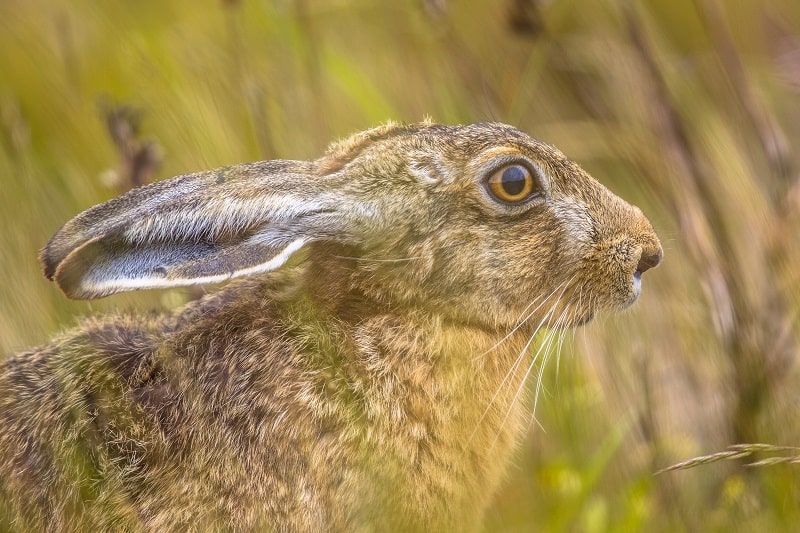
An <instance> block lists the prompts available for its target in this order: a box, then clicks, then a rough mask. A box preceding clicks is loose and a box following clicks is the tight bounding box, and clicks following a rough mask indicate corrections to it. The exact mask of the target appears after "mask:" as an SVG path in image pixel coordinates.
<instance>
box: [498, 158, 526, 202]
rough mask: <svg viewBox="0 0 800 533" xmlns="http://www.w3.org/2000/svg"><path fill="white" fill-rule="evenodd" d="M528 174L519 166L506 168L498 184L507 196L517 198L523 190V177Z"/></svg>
mask: <svg viewBox="0 0 800 533" xmlns="http://www.w3.org/2000/svg"><path fill="white" fill-rule="evenodd" d="M527 175H528V172H527V171H526V170H525V169H524V168H522V167H521V166H519V165H515V166H513V167H508V168H507V169H505V170H504V171H503V175H502V177H501V178H500V183H501V184H502V185H503V190H504V191H505V192H506V194H508V195H509V196H517V195H518V194H519V193H521V192H522V191H523V190H524V189H525V177H526V176H527Z"/></svg>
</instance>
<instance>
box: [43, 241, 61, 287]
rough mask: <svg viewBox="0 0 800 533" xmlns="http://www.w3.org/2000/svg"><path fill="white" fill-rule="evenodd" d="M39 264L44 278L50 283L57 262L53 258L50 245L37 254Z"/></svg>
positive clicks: (54, 273) (53, 276) (56, 267)
mask: <svg viewBox="0 0 800 533" xmlns="http://www.w3.org/2000/svg"><path fill="white" fill-rule="evenodd" d="M39 263H40V264H41V265H42V270H43V272H44V277H46V278H47V279H49V280H50V281H53V278H55V275H56V270H57V269H58V263H59V261H57V260H56V259H55V258H54V257H53V251H52V247H51V246H50V243H47V245H46V246H45V247H44V248H42V250H41V251H40V252H39Z"/></svg>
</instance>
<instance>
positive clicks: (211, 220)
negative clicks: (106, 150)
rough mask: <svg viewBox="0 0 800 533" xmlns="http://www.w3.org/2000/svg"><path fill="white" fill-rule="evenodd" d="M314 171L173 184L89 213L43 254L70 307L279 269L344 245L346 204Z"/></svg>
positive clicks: (272, 165)
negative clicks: (302, 255) (327, 244)
mask: <svg viewBox="0 0 800 533" xmlns="http://www.w3.org/2000/svg"><path fill="white" fill-rule="evenodd" d="M319 181H320V178H319V177H316V176H315V175H314V172H313V164H312V163H305V162H292V161H266V162H260V163H252V164H247V165H239V166H235V167H229V168H225V169H220V170H215V171H209V172H203V173H199V174H191V175H186V176H179V177H177V178H173V179H170V180H166V181H162V182H158V183H154V184H152V185H148V186H145V187H141V188H139V189H134V190H132V191H130V192H129V193H127V194H125V195H123V196H120V197H118V198H115V199H113V200H110V201H108V202H106V203H103V204H100V205H97V206H95V207H93V208H91V209H89V210H87V211H85V212H83V213H81V214H80V215H78V216H76V217H75V218H74V219H72V220H71V221H69V222H68V223H67V224H65V225H64V227H63V228H61V230H59V232H58V233H56V235H55V236H54V237H53V238H52V239H51V240H50V242H49V243H48V244H47V246H46V247H45V248H44V249H43V250H42V252H41V255H40V260H41V262H42V264H43V265H44V272H45V275H46V276H47V277H48V278H49V279H51V280H53V281H55V282H56V283H57V284H58V286H59V287H60V288H61V290H63V291H64V293H65V294H66V295H67V296H69V297H70V298H80V299H89V298H99V297H102V296H107V295H109V294H113V293H115V292H121V291H128V290H134V289H149V288H158V287H175V286H181V285H192V284H197V283H213V282H218V281H223V280H226V279H229V278H232V277H236V276H243V275H248V274H256V273H259V272H266V271H269V270H274V269H276V268H278V267H280V266H281V265H282V264H283V263H285V262H286V260H287V259H288V258H289V256H291V255H292V254H293V253H294V252H296V251H297V250H299V249H300V248H302V247H303V245H304V244H306V243H308V242H310V241H313V240H319V239H332V240H342V241H347V240H348V239H347V237H346V234H347V231H346V229H345V226H346V225H347V224H346V220H345V219H346V217H347V216H348V215H342V213H343V212H344V213H347V212H349V213H353V212H357V211H358V210H352V209H348V207H347V200H346V199H344V198H342V197H341V195H336V194H332V193H325V192H323V191H322V190H321V187H320V183H319Z"/></svg>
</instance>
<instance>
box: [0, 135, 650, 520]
mask: <svg viewBox="0 0 800 533" xmlns="http://www.w3.org/2000/svg"><path fill="white" fill-rule="evenodd" d="M661 257H662V250H661V245H660V243H659V240H658V237H657V236H656V234H655V232H654V230H653V228H652V226H651V224H650V223H649V222H648V220H647V219H646V218H645V217H644V216H643V215H642V213H641V211H640V210H639V209H638V208H636V207H633V206H631V205H629V204H627V203H625V202H624V201H623V200H621V199H620V198H618V197H616V196H614V195H613V194H612V193H611V192H609V191H608V190H607V189H605V188H604V187H603V186H602V185H600V184H599V183H598V182H597V181H595V180H594V179H593V178H592V177H590V176H589V175H588V174H587V173H586V172H584V171H583V170H582V169H581V168H580V167H579V166H578V165H577V164H575V163H573V162H572V161H570V160H568V159H567V158H566V157H565V156H564V155H562V154H561V152H559V151H558V150H556V149H555V148H553V147H551V146H548V145H546V144H543V143H541V142H538V141H536V140H534V139H532V138H531V137H529V136H527V135H526V134H525V133H522V132H521V131H519V130H517V129H515V128H513V127H511V126H507V125H503V124H473V125H467V126H444V125H437V124H432V123H428V122H426V123H421V124H416V125H396V124H388V125H385V126H381V127H378V128H375V129H372V130H368V131H366V132H363V133H358V134H356V135H354V136H352V137H350V138H349V139H346V140H344V141H341V142H338V143H334V144H333V145H332V146H331V147H330V148H329V149H328V151H327V153H326V154H325V155H324V156H323V157H322V158H320V159H318V160H316V161H313V162H305V161H264V162H257V163H250V164H242V165H236V166H232V167H227V168H222V169H219V170H212V171H208V172H201V173H198V174H190V175H185V176H179V177H176V178H172V179H170V180H166V181H162V182H159V183H154V184H151V185H147V186H144V187H141V188H139V189H134V190H132V191H130V192H128V193H127V194H124V195H122V196H120V197H118V198H116V199H113V200H110V201H108V202H105V203H103V204H100V205H98V206H95V207H93V208H91V209H89V210H87V211H85V212H84V213H82V214H80V215H78V216H76V217H75V218H74V219H72V220H71V221H70V222H68V223H67V224H66V225H65V226H64V227H62V228H61V229H60V230H59V231H58V233H56V235H55V236H54V237H53V239H52V240H51V241H50V242H49V243H48V244H47V246H46V247H45V248H44V250H43V251H42V252H41V256H40V258H41V261H42V264H43V266H44V273H45V275H46V276H47V277H48V278H49V279H51V280H53V281H54V282H55V283H56V284H57V285H58V287H59V288H60V289H61V290H62V291H63V292H64V293H65V294H66V295H67V296H68V297H70V298H82V299H90V298H100V297H104V296H108V295H110V294H114V293H116V292H120V291H128V290H134V289H150V288H161V287H175V286H182V285H190V284H198V283H216V282H221V281H225V280H228V279H230V278H241V279H238V280H235V281H233V282H231V283H228V284H227V285H225V286H224V287H223V288H221V289H220V290H218V291H216V292H213V293H210V294H208V295H207V296H206V297H204V298H202V299H201V300H198V301H195V302H192V303H189V304H188V305H186V306H185V307H184V308H182V309H179V310H177V311H175V312H174V313H171V314H164V315H151V316H128V315H117V316H110V317H105V318H90V319H88V320H86V321H84V322H83V323H82V325H81V326H80V327H79V328H77V329H75V330H74V331H71V332H68V333H65V334H62V335H61V336H59V337H57V338H56V339H54V340H53V341H52V342H51V343H50V344H48V345H46V346H44V347H41V348H38V349H36V350H32V351H29V352H26V353H22V354H19V355H17V356H15V357H12V358H10V359H8V360H7V361H6V362H5V363H4V364H3V366H2V367H0V368H2V370H0V427H2V432H1V433H0V527H5V528H10V529H15V530H44V529H48V530H56V531H75V530H90V529H89V528H94V529H96V530H125V531H128V530H130V531H141V530H144V531H173V530H203V531H205V530H233V531H252V530H257V531H263V530H278V531H328V530H336V531H350V530H358V531H364V530H366V531H373V530H374V531H400V530H403V531H405V530H412V531H413V530H415V531H447V530H465V529H467V530H468V529H473V528H476V527H478V526H479V524H480V519H481V515H482V514H483V512H484V510H485V509H486V507H487V504H488V503H489V501H490V499H491V497H492V494H493V491H494V489H495V488H496V487H497V486H498V484H499V483H500V482H501V480H502V476H503V473H504V471H505V470H506V467H507V464H508V462H509V458H510V456H511V454H512V452H513V450H514V448H515V443H516V442H517V441H518V440H519V439H520V436H521V433H522V432H524V430H525V429H526V427H527V424H528V422H529V417H530V412H531V406H527V405H526V404H525V402H524V401H522V400H521V399H520V397H521V396H522V395H521V394H520V392H519V391H520V390H521V388H522V384H523V382H524V380H525V377H526V375H527V374H528V372H529V369H530V366H531V365H532V364H534V362H535V361H534V360H533V359H534V354H533V353H531V352H532V351H531V350H529V349H528V348H529V347H530V345H531V343H532V340H533V339H534V336H535V335H536V332H537V331H539V330H540V329H541V328H544V327H547V328H550V329H551V330H553V329H563V328H570V327H574V326H577V325H580V324H583V323H585V322H587V321H589V320H591V319H592V317H593V316H594V315H595V314H596V313H597V312H601V311H616V310H621V309H624V308H626V307H628V306H630V305H631V304H632V303H633V302H634V301H635V300H636V299H637V297H638V296H639V293H640V291H641V274H642V273H643V272H644V271H646V270H648V269H650V268H652V267H655V266H656V265H658V263H659V262H660V261H661Z"/></svg>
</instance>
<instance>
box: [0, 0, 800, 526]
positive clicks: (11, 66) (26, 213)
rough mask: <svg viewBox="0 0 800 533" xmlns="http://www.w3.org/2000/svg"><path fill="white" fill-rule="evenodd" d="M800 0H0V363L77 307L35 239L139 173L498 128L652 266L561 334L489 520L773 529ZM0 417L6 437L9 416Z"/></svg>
mask: <svg viewBox="0 0 800 533" xmlns="http://www.w3.org/2000/svg"><path fill="white" fill-rule="evenodd" d="M799 97H800V3H798V2H797V1H796V0H771V1H769V2H764V1H759V0H741V1H738V2H726V1H723V0H674V1H672V2H660V1H655V0H648V1H643V2H633V1H627V0H597V1H595V2H591V3H589V2H577V1H569V0H567V1H558V2H554V1H543V0H496V1H493V2H467V1H465V0H462V1H455V0H451V1H448V0H424V1H422V0H416V1H410V0H409V1H398V2H379V1H377V0H373V1H370V0H327V1H323V0H281V1H279V0H275V1H263V0H262V1H254V0H239V1H237V0H228V1H220V0H217V1H209V2H193V1H190V0H159V1H158V2H153V1H151V0H145V1H141V2H126V1H121V0H109V1H104V2H97V1H94V0H72V1H70V2H59V1H57V0H24V1H23V0H3V1H2V2H0V176H1V177H0V228H2V230H0V253H2V260H1V261H0V279H2V283H1V284H0V354H3V355H2V356H5V355H9V354H11V353H13V352H15V351H19V350H21V349H23V348H25V347H30V346H33V345H36V344H37V343H42V342H44V341H46V340H47V339H48V338H49V337H50V336H52V335H53V334H54V333H55V332H57V331H59V330H61V329H64V328H66V327H70V326H72V325H74V324H75V317H76V316H81V315H86V314H91V313H98V312H106V311H109V310H114V309H119V308H130V307H135V308H141V309H150V308H169V307H174V306H176V305H180V304H181V303H182V302H183V301H185V300H186V299H187V298H189V297H191V296H192V293H191V291H177V290H176V291H168V292H149V293H137V294H128V295H120V296H114V297H112V298H109V299H106V300H100V301H96V302H71V301H67V300H66V299H65V298H64V297H63V296H62V295H61V294H60V293H59V292H58V291H57V290H56V288H55V287H54V286H53V285H52V284H50V283H48V282H47V281H46V280H45V279H44V277H43V276H42V275H41V273H40V268H39V265H38V264H37V260H36V252H37V250H38V249H39V248H40V247H41V246H42V245H43V244H44V243H45V242H46V241H47V239H48V238H49V237H50V236H51V234H52V233H53V232H55V230H56V229H57V228H58V227H59V225H60V224H62V223H64V222H65V221H66V220H68V219H69V218H70V217H72V216H73V215H75V214H76V213H78V212H79V211H81V210H83V209H85V208H88V207H90V206H91V205H94V204H95V203H98V202H100V201H103V200H106V199H108V198H110V197H113V196H115V195H117V194H119V193H120V192H122V191H123V190H125V189H126V188H128V187H130V186H133V185H135V184H137V183H140V182H144V181H148V180H150V179H161V178H165V177H169V176H173V175H177V174H181V173H186V172H191V171H197V170H202V169H207V168H213V167H217V166H222V165H228V164H234V163H238V162H243V161H250V160H257V159H271V158H289V159H307V158H314V157H316V156H318V155H320V154H321V152H322V150H323V149H324V148H325V146H326V144H327V143H328V142H329V141H331V140H334V139H336V138H339V137H342V136H345V135H347V134H349V133H351V132H354V131H358V130H362V129H365V128H368V127H371V126H374V125H377V124H379V123H381V122H384V121H386V120H389V119H392V120H398V121H406V122H415V121H418V120H421V119H422V118H424V117H425V116H431V117H432V118H433V119H434V120H436V121H438V122H447V123H467V122H477V121H485V120H499V121H503V122H508V123H510V124H513V125H516V126H518V127H520V128H521V129H523V130H525V131H527V132H528V133H530V134H531V135H533V136H535V137H537V138H539V139H542V140H544V141H547V142H550V143H552V144H555V145H556V146H558V147H559V148H561V150H562V151H564V152H565V153H566V154H567V155H569V156H570V157H571V158H573V159H575V160H577V161H578V162H580V163H581V164H582V165H583V166H584V167H585V168H586V169H587V170H588V171H589V172H590V173H592V174H593V175H594V176H595V177H597V178H598V179H600V181H602V182H603V183H605V184H606V185H607V186H608V187H610V188H611V189H612V190H614V191H615V192H616V193H618V194H620V195H621V196H623V197H624V198H626V199H627V200H629V201H631V202H633V203H636V204H637V205H639V206H641V207H642V209H643V210H644V212H645V213H646V214H647V215H648V216H649V217H650V218H651V220H652V221H653V223H654V225H655V226H656V229H657V230H658V232H659V234H660V235H661V238H662V241H663V243H664V247H665V252H666V258H665V262H664V264H663V265H662V267H660V268H659V269H658V270H656V271H653V272H648V274H647V275H646V276H645V284H644V286H645V291H644V294H643V296H642V298H641V300H640V302H639V303H638V304H637V305H636V306H634V308H633V309H631V310H630V311H628V312H626V313H624V314H622V315H619V316H613V317H606V318H601V319H600V320H599V321H597V322H595V323H594V324H592V325H589V326H587V327H584V328H582V329H580V330H579V331H577V332H575V333H574V334H569V335H568V336H567V337H566V340H565V343H564V347H563V349H562V350H561V354H560V358H559V360H558V364H554V362H551V364H550V365H549V366H548V367H547V368H546V369H545V375H544V384H545V387H546V391H545V393H544V394H543V396H542V397H541V398H540V401H539V407H538V412H537V417H538V421H537V423H534V424H532V425H531V431H530V434H529V435H528V437H527V438H526V440H525V442H524V443H523V446H522V449H521V451H520V454H519V456H518V460H517V463H516V465H515V466H514V468H513V469H512V470H511V473H510V476H509V480H508V483H507V484H506V486H505V487H504V488H503V490H502V491H501V493H500V494H498V495H497V498H496V500H495V503H494V505H493V506H492V508H491V510H490V512H489V515H488V517H487V523H486V525H485V528H486V530H487V531H588V532H593V531H768V530H769V531H784V530H785V531H790V530H797V528H798V527H800V526H799V525H798V524H800V466H798V465H791V464H781V465H774V466H769V467H766V466H765V467H757V468H756V467H747V466H745V465H744V463H743V462H741V461H727V462H717V463H712V464H707V465H704V466H698V467H696V468H694V469H691V470H685V471H677V472H669V473H665V474H660V475H658V476H654V475H653V474H654V472H656V471H657V470H659V469H660V468H663V467H665V466H668V465H670V464H673V463H677V462H679V461H682V460H684V459H687V458H690V457H693V456H698V455H703V454H706V453H711V452H714V451H718V450H723V449H725V448H726V447H727V446H728V445H730V444H734V443H739V442H749V443H756V442H767V443H771V444H779V445H800V421H799V420H798V415H799V414H800V405H799V404H800V396H799V395H800V372H798V361H797V359H798V339H797V331H798V322H799V320H798V313H799V312H800V246H799V245H798V243H799V241H798V238H797V233H798V230H800V220H799V218H800V217H799V216H798V212H799V211H800V181H798V178H799V176H800V166H799V165H798V153H797V149H796V147H797V144H798V139H800V105H798V101H800V100H799ZM0 430H2V429H1V428H0Z"/></svg>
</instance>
